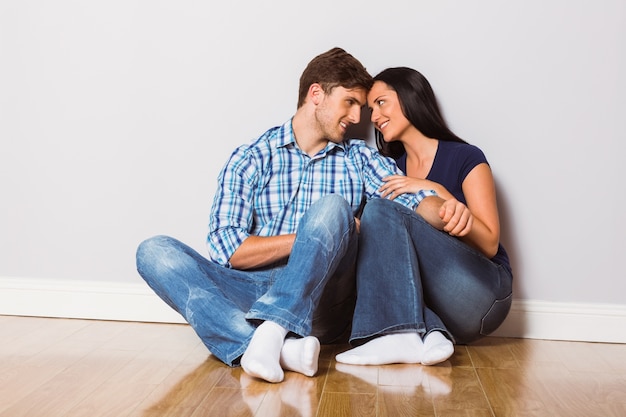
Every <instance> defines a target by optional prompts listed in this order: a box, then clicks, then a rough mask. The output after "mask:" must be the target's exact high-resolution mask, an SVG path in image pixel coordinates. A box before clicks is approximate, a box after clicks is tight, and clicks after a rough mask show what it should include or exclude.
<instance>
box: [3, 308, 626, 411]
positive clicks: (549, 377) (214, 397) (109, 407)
mask: <svg viewBox="0 0 626 417" xmlns="http://www.w3.org/2000/svg"><path fill="white" fill-rule="evenodd" d="M0 338H1V340H2V341H3V343H2V344H0V399H2V400H1V401H0V416H10V417H17V416H46V417H55V416H90V417H93V416H115V417H118V416H176V417H183V416H272V417H276V416H295V417H314V416H318V417H321V416H359V417H363V416H364V417H367V416H377V417H380V416H394V417H395V416H567V417H570V416H585V417H588V416H603V417H604V416H623V415H626V345H622V344H600V343H576V342H558V341H543V340H531V339H506V338H491V337H490V338H485V339H483V340H482V341H480V342H478V343H475V344H472V345H470V346H457V347H456V350H455V354H454V355H453V357H452V358H451V359H450V360H449V361H446V362H444V363H443V364H440V365H438V366H431V367H426V366H421V365H386V366H354V365H345V364H337V363H336V362H335V361H334V359H333V358H334V355H335V354H336V353H338V352H341V351H343V350H345V349H347V348H348V347H347V346H339V345H335V346H324V347H323V348H322V353H321V358H320V370H319V372H318V374H317V375H316V376H315V377H313V378H308V377H305V376H302V375H300V374H295V373H292V372H287V373H286V374H285V375H286V377H285V381H284V382H282V383H280V384H269V383H266V382H263V381H260V380H257V379H254V378H251V377H249V376H248V375H246V374H245V373H243V372H241V369H240V368H229V367H227V366H225V365H223V364H222V363H221V362H219V361H218V360H216V359H215V358H214V357H212V356H211V355H210V354H209V353H208V351H207V350H206V348H205V347H204V345H202V344H201V343H200V341H199V340H198V338H197V336H196V335H195V334H194V332H193V331H192V330H191V329H190V328H189V326H186V325H169V324H146V323H128V322H104V321H86V320H62V319H43V318H24V317H7V316H0Z"/></svg>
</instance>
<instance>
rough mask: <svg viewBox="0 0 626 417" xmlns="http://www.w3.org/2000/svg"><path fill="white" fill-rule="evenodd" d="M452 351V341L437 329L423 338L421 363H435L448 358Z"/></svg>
mask: <svg viewBox="0 0 626 417" xmlns="http://www.w3.org/2000/svg"><path fill="white" fill-rule="evenodd" d="M453 353H454V345H453V344H452V342H451V341H450V340H449V339H448V338H447V337H445V336H444V334H443V333H441V332H439V331H434V332H430V333H428V335H427V336H426V337H425V338H424V356H423V357H422V365H435V364H437V363H439V362H443V361H445V360H446V359H448V358H449V357H450V356H452V354H453Z"/></svg>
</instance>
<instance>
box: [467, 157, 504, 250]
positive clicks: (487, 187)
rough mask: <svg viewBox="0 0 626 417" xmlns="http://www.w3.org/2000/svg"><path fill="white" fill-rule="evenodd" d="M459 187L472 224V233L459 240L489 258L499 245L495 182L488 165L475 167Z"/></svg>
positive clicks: (498, 219)
mask: <svg viewBox="0 0 626 417" xmlns="http://www.w3.org/2000/svg"><path fill="white" fill-rule="evenodd" d="M462 187H463V194H464V195H465V200H466V201H467V207H468V208H469V210H470V211H471V213H472V216H473V217H474V222H473V225H472V229H471V231H470V232H469V233H468V234H467V235H465V236H462V237H461V240H462V241H464V242H465V243H467V244H469V245H471V246H473V247H475V248H477V249H478V250H480V251H481V252H482V253H484V254H485V256H487V257H488V258H491V257H493V256H495V254H496V253H497V252H498V245H499V243H500V217H499V215H498V204H497V201H496V187H495V182H494V180H493V174H492V172H491V168H490V167H489V165H487V164H486V163H482V164H478V165H476V166H475V167H474V169H472V170H471V171H470V173H469V174H468V175H467V177H465V180H464V181H463V184H462Z"/></svg>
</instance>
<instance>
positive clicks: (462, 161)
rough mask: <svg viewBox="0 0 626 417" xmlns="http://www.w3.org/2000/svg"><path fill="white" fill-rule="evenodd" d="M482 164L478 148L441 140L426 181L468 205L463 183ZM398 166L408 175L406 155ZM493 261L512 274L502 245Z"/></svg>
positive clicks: (398, 160)
mask: <svg viewBox="0 0 626 417" xmlns="http://www.w3.org/2000/svg"><path fill="white" fill-rule="evenodd" d="M482 163H485V164H489V162H487V158H486V157H485V154H484V153H483V151H481V150H480V149H479V148H478V147H476V146H474V145H470V144H467V143H459V142H450V141H444V140H440V141H439V145H438V147H437V153H436V154H435V160H434V161H433V166H432V168H431V169H430V172H429V173H428V175H427V176H426V179H427V180H430V181H434V182H436V183H438V184H441V185H443V186H444V187H446V189H447V190H448V191H450V193H451V194H452V195H453V196H454V198H456V199H457V200H459V201H460V202H462V203H463V204H467V201H466V200H465V194H463V181H464V180H465V177H467V174H469V173H470V171H471V170H472V169H474V168H475V167H476V165H479V164H482ZM396 164H397V165H398V168H400V169H401V170H402V172H404V173H405V174H406V154H404V155H402V156H400V157H399V158H398V159H396ZM491 260H492V261H493V262H495V263H497V264H499V265H502V266H503V267H505V268H506V269H508V270H509V272H511V265H510V261H509V256H508V254H507V252H506V250H505V249H504V247H503V246H502V244H499V246H498V252H497V253H496V255H495V256H494V257H493V258H491Z"/></svg>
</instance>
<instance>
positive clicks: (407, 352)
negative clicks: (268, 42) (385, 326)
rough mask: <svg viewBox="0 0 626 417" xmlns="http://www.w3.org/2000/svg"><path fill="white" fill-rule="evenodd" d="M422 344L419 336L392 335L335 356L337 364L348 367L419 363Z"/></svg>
mask: <svg viewBox="0 0 626 417" xmlns="http://www.w3.org/2000/svg"><path fill="white" fill-rule="evenodd" d="M423 351H424V344H423V342H422V339H421V338H420V336H419V334H417V333H415V332H410V333H394V334H388V335H384V336H380V337H377V338H376V339H372V340H370V341H369V342H367V343H366V344H364V345H361V346H358V347H355V348H354V349H350V350H348V351H346V352H343V353H340V354H339V355H337V356H335V359H336V360H337V362H341V363H347V364H349V365H386V364H390V363H420V362H421V361H422V354H423Z"/></svg>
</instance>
